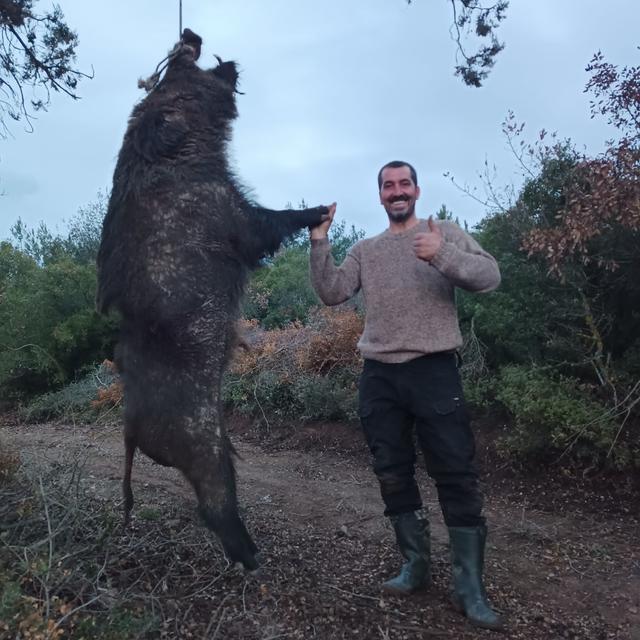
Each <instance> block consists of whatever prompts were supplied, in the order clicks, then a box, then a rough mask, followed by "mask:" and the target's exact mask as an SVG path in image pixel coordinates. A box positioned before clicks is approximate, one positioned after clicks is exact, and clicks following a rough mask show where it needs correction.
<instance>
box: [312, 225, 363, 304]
mask: <svg viewBox="0 0 640 640" xmlns="http://www.w3.org/2000/svg"><path fill="white" fill-rule="evenodd" d="M358 256H359V251H358V245H357V244H356V245H354V246H353V247H352V248H351V251H349V253H348V254H347V257H346V258H345V259H344V262H343V263H342V264H341V265H340V266H339V267H338V266H336V264H335V262H334V261H333V256H332V255H331V245H330V244H329V240H328V239H326V238H323V239H322V240H312V241H311V256H310V261H309V266H310V272H311V284H312V285H313V288H314V289H315V292H316V293H317V294H318V296H319V297H320V300H322V302H324V303H325V304H326V305H329V306H333V305H336V304H340V303H341V302H344V301H345V300H348V299H349V298H351V297H352V296H353V295H355V294H356V292H357V291H358V290H359V289H360V259H359V257H358Z"/></svg>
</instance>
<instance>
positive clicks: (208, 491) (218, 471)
mask: <svg viewBox="0 0 640 640" xmlns="http://www.w3.org/2000/svg"><path fill="white" fill-rule="evenodd" d="M230 449H231V445H230V444H227V445H226V446H225V447H223V448H222V450H216V451H215V452H212V456H207V459H203V460H200V461H199V462H198V463H197V464H196V463H195V461H194V463H193V464H191V465H190V468H189V469H188V470H187V471H186V473H185V475H186V477H187V480H189V482H190V483H191V485H192V486H193V488H194V490H195V492H196V496H197V498H198V511H199V513H200V516H201V517H202V519H203V520H204V523H205V524H206V526H207V527H208V528H209V529H211V530H212V531H213V532H215V533H216V534H217V535H218V537H219V538H220V541H221V542H222V546H223V548H224V552H225V554H226V556H227V558H228V559H229V560H230V561H231V562H241V563H242V564H243V565H244V567H245V568H246V569H248V570H250V571H252V570H253V569H257V567H258V561H257V559H256V553H257V551H258V548H257V547H256V545H255V543H254V542H253V540H252V539H251V536H250V535H249V532H248V531H247V528H246V527H245V525H244V523H243V522H242V520H241V519H240V515H239V514H238V503H237V498H236V486H235V474H234V470H233V462H232V460H231V455H230ZM212 457H213V459H212Z"/></svg>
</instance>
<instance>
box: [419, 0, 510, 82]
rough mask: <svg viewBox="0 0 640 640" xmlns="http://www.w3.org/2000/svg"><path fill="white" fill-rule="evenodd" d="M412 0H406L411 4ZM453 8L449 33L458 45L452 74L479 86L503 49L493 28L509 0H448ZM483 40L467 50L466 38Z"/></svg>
mask: <svg viewBox="0 0 640 640" xmlns="http://www.w3.org/2000/svg"><path fill="white" fill-rule="evenodd" d="M412 2H413V0H407V4H411V3H412ZM449 2H450V3H451V10H452V12H453V23H452V25H451V29H450V32H451V37H452V38H453V40H455V42H456V45H457V56H456V58H457V62H458V64H456V72H455V75H457V76H460V77H461V78H462V81H463V82H464V83H465V84H467V85H469V86H471V87H480V86H482V82H483V81H484V80H485V79H486V78H487V76H488V75H489V72H490V71H491V68H492V67H493V65H494V63H495V58H496V56H497V55H498V54H499V53H500V52H501V51H502V50H503V49H504V43H503V42H499V41H498V38H497V37H496V34H495V30H496V29H497V28H498V26H499V25H500V23H501V22H502V21H503V20H504V19H505V18H506V12H507V8H508V6H509V2H507V1H506V0H498V1H497V2H496V3H495V4H492V5H489V6H485V5H484V4H483V3H482V2H481V1H480V0H449ZM474 36H475V37H476V38H479V39H481V40H482V42H487V41H488V44H480V45H478V48H477V50H476V52H475V53H469V52H468V50H467V48H466V44H465V41H467V42H468V41H469V40H470V39H472V38H473V37H474Z"/></svg>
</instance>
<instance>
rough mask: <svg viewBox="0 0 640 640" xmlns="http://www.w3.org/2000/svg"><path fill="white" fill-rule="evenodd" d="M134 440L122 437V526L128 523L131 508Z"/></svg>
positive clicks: (129, 437) (130, 437)
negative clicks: (123, 455) (123, 451)
mask: <svg viewBox="0 0 640 640" xmlns="http://www.w3.org/2000/svg"><path fill="white" fill-rule="evenodd" d="M136 447H137V445H136V440H135V438H133V437H132V436H125V438H124V450H125V459H124V478H123V479H122V495H123V497H124V525H123V526H124V527H126V526H127V525H128V524H129V520H130V518H131V509H132V508H133V491H131V469H132V468H133V456H134V455H135V452H136Z"/></svg>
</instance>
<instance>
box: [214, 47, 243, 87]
mask: <svg viewBox="0 0 640 640" xmlns="http://www.w3.org/2000/svg"><path fill="white" fill-rule="evenodd" d="M216 58H218V56H216ZM218 62H219V63H220V64H219V65H218V66H217V67H216V68H215V69H212V70H211V72H212V73H214V74H215V75H216V76H218V78H220V79H221V80H224V81H225V82H226V83H227V84H229V85H231V88H232V89H233V90H234V91H235V90H236V85H237V84H238V70H237V69H236V63H235V62H232V61H229V62H222V60H221V59H220V58H218Z"/></svg>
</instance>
